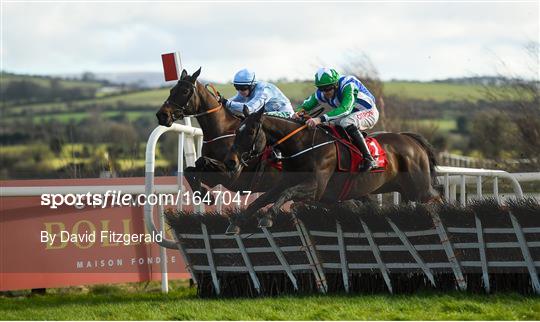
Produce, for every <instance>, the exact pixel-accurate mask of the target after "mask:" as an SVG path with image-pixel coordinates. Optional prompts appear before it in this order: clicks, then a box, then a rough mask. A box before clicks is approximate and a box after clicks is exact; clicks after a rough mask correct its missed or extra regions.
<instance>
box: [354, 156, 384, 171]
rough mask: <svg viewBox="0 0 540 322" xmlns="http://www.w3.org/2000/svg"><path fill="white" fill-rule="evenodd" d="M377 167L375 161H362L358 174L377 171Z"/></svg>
mask: <svg viewBox="0 0 540 322" xmlns="http://www.w3.org/2000/svg"><path fill="white" fill-rule="evenodd" d="M378 167H379V166H378V164H377V161H375V160H373V159H371V160H369V159H364V160H363V161H362V163H361V164H360V166H359V167H358V171H359V172H369V171H371V170H375V169H377V168H378Z"/></svg>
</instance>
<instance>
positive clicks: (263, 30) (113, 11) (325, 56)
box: [1, 0, 540, 81]
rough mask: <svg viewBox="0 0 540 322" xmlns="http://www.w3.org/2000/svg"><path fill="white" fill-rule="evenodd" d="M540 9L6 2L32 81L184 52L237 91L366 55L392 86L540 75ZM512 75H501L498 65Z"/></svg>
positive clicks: (157, 62)
mask: <svg viewBox="0 0 540 322" xmlns="http://www.w3.org/2000/svg"><path fill="white" fill-rule="evenodd" d="M539 10H540V9H539V1H531V2H519V3H518V2H503V3H501V2H459V3H456V2H454V3H452V2H442V3H441V2H407V3H403V2H402V3H399V2H386V3H373V2H369V3H365V2H364V3H339V4H337V3H334V2H332V1H330V0H328V1H324V2H321V3H288V2H286V3H268V2H267V3H238V2H228V3H216V2H206V3H171V2H160V3H155V2H152V3H148V2H146V3H145V2H124V3H121V2H115V3H103V2H84V3H80V2H79V3H66V2H56V3H52V2H51V3H35V2H34V3H28V2H26V3H25V2H5V1H2V31H1V32H2V48H1V51H2V52H1V54H2V69H3V70H5V71H9V72H17V73H31V74H65V73H80V72H82V71H93V72H122V71H153V72H161V70H162V67H161V57H160V55H161V54H162V53H165V52H171V51H180V52H181V56H182V60H183V64H184V67H186V68H188V70H189V71H190V72H192V71H193V69H194V68H197V67H199V66H202V67H203V74H202V75H203V77H204V78H205V79H209V80H214V81H230V79H231V78H232V75H233V74H234V72H235V71H237V70H238V69H240V68H243V67H248V68H251V69H253V70H255V71H256V72H257V74H258V77H259V78H260V79H277V78H280V77H286V78H289V79H295V78H300V79H308V78H312V75H313V74H314V72H315V69H316V67H317V66H318V65H320V64H324V65H327V66H340V65H343V64H344V63H345V62H346V60H347V57H348V56H350V55H351V53H352V56H354V55H356V53H359V54H360V53H364V54H366V55H367V56H369V57H370V59H371V60H372V62H373V64H374V65H375V66H376V68H377V69H378V71H379V74H380V75H381V77H382V78H383V79H391V78H398V79H418V80H429V79H441V78H446V77H461V76H475V75H485V74H491V75H493V74H495V73H496V72H503V73H507V72H511V73H514V74H520V75H525V76H527V77H535V78H538V74H537V73H536V72H533V73H532V74H531V70H530V66H531V63H530V62H531V60H530V59H527V56H526V50H525V49H524V46H526V45H527V43H529V42H531V41H538V38H539V33H540V19H539ZM500 61H503V62H504V63H505V64H506V65H505V66H502V65H501V64H500V63H499V62H500Z"/></svg>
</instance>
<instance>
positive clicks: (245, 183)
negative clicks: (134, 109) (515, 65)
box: [156, 68, 280, 193]
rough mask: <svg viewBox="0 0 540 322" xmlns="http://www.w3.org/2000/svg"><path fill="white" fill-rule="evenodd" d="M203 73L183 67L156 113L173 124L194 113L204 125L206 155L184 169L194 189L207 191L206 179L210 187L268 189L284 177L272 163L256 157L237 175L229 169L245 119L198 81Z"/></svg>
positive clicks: (235, 189) (232, 189)
mask: <svg viewBox="0 0 540 322" xmlns="http://www.w3.org/2000/svg"><path fill="white" fill-rule="evenodd" d="M200 73H201V69H200V68H199V69H198V70H197V71H196V72H195V73H193V75H188V73H187V72H186V70H183V71H182V74H181V76H180V80H179V81H178V83H177V84H176V85H175V86H174V87H173V88H172V89H171V91H170V95H169V97H168V98H167V100H166V101H165V102H164V103H163V105H162V106H161V108H160V109H159V111H158V112H157V113H156V117H157V119H158V122H159V125H164V126H167V127H170V126H171V125H172V124H173V122H174V121H176V120H179V119H183V118H184V116H194V117H196V118H197V121H198V122H199V125H200V126H201V129H202V131H203V140H204V141H203V142H204V145H203V147H202V157H200V158H199V159H198V160H197V161H196V162H195V167H187V168H186V169H185V170H184V175H185V177H186V180H187V181H188V182H189V185H190V187H191V189H192V190H193V191H201V192H203V193H205V192H206V189H205V188H203V187H202V186H201V182H202V183H204V184H206V185H207V186H209V187H214V186H216V185H218V184H222V185H223V186H225V187H226V188H227V189H229V190H231V191H243V190H251V191H254V192H262V191H266V190H268V189H269V187H271V186H272V185H273V184H275V183H276V182H277V181H278V180H279V177H280V172H279V171H277V170H276V169H274V168H272V167H270V166H268V164H263V165H260V164H259V162H258V160H253V161H252V162H250V163H249V165H248V166H247V167H246V168H245V170H244V171H242V172H241V173H235V174H234V177H232V176H231V175H232V173H231V172H229V171H227V170H226V167H225V165H224V164H223V160H225V157H226V155H227V153H228V151H229V148H230V147H231V146H232V144H233V141H234V136H235V130H236V129H237V128H238V127H239V126H240V122H241V119H240V118H239V117H238V116H236V115H234V114H233V113H232V112H231V111H229V110H228V109H227V108H225V107H223V106H222V105H221V104H220V102H219V100H218V98H217V97H216V95H213V94H212V93H211V92H210V91H209V90H208V89H207V88H206V86H204V85H203V84H201V83H200V82H198V81H197V78H198V77H199V75H200Z"/></svg>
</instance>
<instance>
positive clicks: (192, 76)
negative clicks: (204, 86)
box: [191, 67, 202, 83]
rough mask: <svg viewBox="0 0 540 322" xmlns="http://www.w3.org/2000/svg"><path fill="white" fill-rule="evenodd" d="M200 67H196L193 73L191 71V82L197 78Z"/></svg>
mask: <svg viewBox="0 0 540 322" xmlns="http://www.w3.org/2000/svg"><path fill="white" fill-rule="evenodd" d="M201 68H202V67H199V69H197V71H195V73H193V75H191V81H192V82H193V83H195V81H196V80H197V77H199V75H200V74H201Z"/></svg>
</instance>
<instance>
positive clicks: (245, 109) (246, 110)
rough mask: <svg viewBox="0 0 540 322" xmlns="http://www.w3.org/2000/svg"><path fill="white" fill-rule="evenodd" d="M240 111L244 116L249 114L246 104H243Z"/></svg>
mask: <svg viewBox="0 0 540 322" xmlns="http://www.w3.org/2000/svg"><path fill="white" fill-rule="evenodd" d="M242 113H244V116H245V117H248V116H249V108H248V107H247V105H246V104H244V108H243V109H242Z"/></svg>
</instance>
